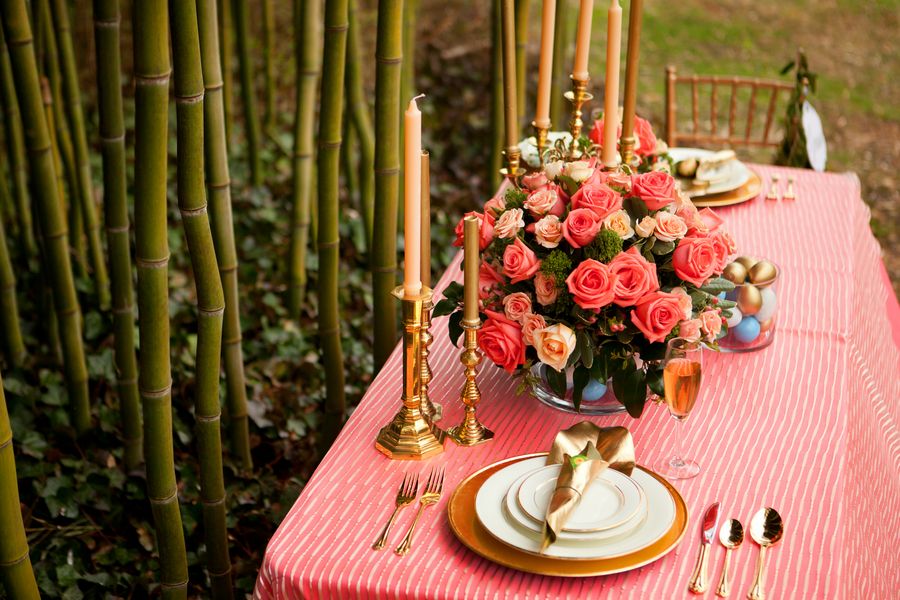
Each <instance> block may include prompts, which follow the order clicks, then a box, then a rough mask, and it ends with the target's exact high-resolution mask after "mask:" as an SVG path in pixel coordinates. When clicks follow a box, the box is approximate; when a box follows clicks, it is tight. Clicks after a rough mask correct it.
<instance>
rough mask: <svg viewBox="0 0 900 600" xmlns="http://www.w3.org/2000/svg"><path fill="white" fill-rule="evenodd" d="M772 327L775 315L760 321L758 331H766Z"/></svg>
mask: <svg viewBox="0 0 900 600" xmlns="http://www.w3.org/2000/svg"><path fill="white" fill-rule="evenodd" d="M773 327H775V317H772V318H771V319H769V320H768V321H763V322H762V323H760V324H759V331H760V333H762V332H766V331H768V330H770V329H772V328H773Z"/></svg>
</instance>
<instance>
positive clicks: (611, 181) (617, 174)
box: [582, 169, 631, 192]
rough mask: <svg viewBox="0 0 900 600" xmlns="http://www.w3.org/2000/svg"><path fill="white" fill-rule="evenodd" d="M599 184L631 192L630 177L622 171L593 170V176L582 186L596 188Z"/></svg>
mask: <svg viewBox="0 0 900 600" xmlns="http://www.w3.org/2000/svg"><path fill="white" fill-rule="evenodd" d="M601 183H605V184H606V185H608V186H609V187H611V188H613V189H616V190H620V189H621V190H625V191H626V192H629V191H631V175H628V174H627V173H624V172H622V171H604V170H603V169H594V174H593V175H591V176H590V177H588V178H587V179H586V180H585V181H584V183H583V184H582V186H597V185H600V184H601Z"/></svg>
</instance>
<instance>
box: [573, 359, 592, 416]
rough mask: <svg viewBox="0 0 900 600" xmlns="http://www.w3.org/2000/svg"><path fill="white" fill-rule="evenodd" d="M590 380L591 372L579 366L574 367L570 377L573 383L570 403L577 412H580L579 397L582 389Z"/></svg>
mask: <svg viewBox="0 0 900 600" xmlns="http://www.w3.org/2000/svg"><path fill="white" fill-rule="evenodd" d="M590 380H591V372H590V371H589V370H588V369H586V368H585V367H583V366H581V365H578V366H577V367H575V373H574V374H573V375H572V382H573V383H574V388H573V389H572V403H573V404H574V405H575V410H576V411H577V412H581V395H582V394H583V393H584V388H585V387H587V384H588V382H589V381H590Z"/></svg>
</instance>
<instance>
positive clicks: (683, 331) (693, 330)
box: [678, 319, 701, 342]
mask: <svg viewBox="0 0 900 600" xmlns="http://www.w3.org/2000/svg"><path fill="white" fill-rule="evenodd" d="M700 324H701V323H700V319H688V320H687V321H682V322H681V323H679V325H678V337H683V338H684V339H686V340H687V341H689V342H699V341H700V336H701V332H700Z"/></svg>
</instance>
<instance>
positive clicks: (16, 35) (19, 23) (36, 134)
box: [0, 0, 91, 433]
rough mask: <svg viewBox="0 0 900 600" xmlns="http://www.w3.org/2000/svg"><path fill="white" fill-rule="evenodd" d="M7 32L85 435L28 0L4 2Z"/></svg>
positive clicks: (81, 363) (70, 290)
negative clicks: (26, 0)
mask: <svg viewBox="0 0 900 600" xmlns="http://www.w3.org/2000/svg"><path fill="white" fill-rule="evenodd" d="M0 15H2V20H3V29H4V33H5V35H6V39H7V40H8V44H9V53H10V60H11V63H12V71H13V77H14V80H15V89H16V95H17V96H18V100H19V108H20V110H21V111H22V122H23V123H24V124H25V126H23V128H22V129H23V131H24V134H25V146H26V148H27V149H28V153H29V161H28V162H29V164H30V166H31V184H32V189H33V191H34V194H35V196H36V199H37V206H38V211H37V212H38V221H39V223H40V230H41V235H42V237H43V239H44V244H45V245H46V255H47V263H48V264H47V267H48V270H49V272H50V277H51V279H52V284H53V301H54V303H55V306H56V314H57V318H58V319H59V329H60V337H61V344H62V351H63V352H62V353H63V360H64V367H65V368H64V371H65V379H66V389H67V391H68V392H69V402H70V404H71V409H72V422H73V425H74V426H75V430H76V431H78V432H79V433H84V432H85V431H87V430H88V428H89V427H90V424H91V408H90V399H89V395H88V375H87V367H86V365H85V359H84V346H83V344H82V340H81V309H80V308H79V306H78V298H77V296H76V295H75V284H74V281H73V279H72V264H71V263H70V262H69V254H68V243H67V238H66V222H65V219H64V217H63V213H62V210H61V209H60V206H59V192H58V190H57V183H56V169H55V168H54V166H53V156H52V154H51V146H50V135H49V132H48V129H47V119H46V118H45V116H44V107H43V101H42V99H41V88H40V83H39V80H38V68H37V61H36V59H35V55H34V47H33V45H32V37H31V24H30V23H29V21H28V10H27V8H26V6H25V0H6V1H5V2H0Z"/></svg>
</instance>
